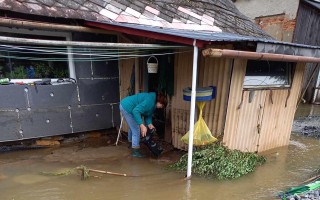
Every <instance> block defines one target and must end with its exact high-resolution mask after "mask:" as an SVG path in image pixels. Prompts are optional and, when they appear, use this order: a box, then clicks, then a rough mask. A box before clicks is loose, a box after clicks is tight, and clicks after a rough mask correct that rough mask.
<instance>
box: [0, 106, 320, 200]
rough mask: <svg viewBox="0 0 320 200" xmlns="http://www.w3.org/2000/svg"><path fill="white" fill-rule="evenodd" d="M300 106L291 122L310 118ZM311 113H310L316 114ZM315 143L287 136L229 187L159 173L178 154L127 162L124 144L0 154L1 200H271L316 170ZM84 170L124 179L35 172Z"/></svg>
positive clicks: (319, 161) (318, 149)
mask: <svg viewBox="0 0 320 200" xmlns="http://www.w3.org/2000/svg"><path fill="white" fill-rule="evenodd" d="M310 110H311V107H310V106H309V107H308V106H306V105H303V106H302V107H301V109H300V108H299V110H298V113H297V116H308V115H310V112H311V111H310ZM319 111H320V109H319V107H313V111H312V113H313V114H315V113H319ZM319 152H320V140H319V139H313V138H309V137H302V136H299V135H298V134H292V137H291V141H290V145H289V146H287V147H283V148H278V149H274V150H272V151H268V152H265V153H264V154H265V155H266V156H267V162H266V164H264V165H263V166H259V167H258V168H257V169H256V171H254V172H253V173H250V174H248V175H246V176H244V177H241V178H239V179H236V180H230V181H218V180H214V179H206V178H202V177H197V176H193V177H192V179H191V180H189V181H185V180H183V178H184V175H185V174H184V173H178V172H173V171H168V170H166V169H165V167H166V166H167V165H168V163H170V161H173V160H176V159H177V158H179V156H180V155H181V152H170V153H166V154H165V155H163V157H162V158H161V159H158V160H157V159H152V158H150V157H148V158H144V159H133V158H131V157H130V155H129V150H128V148H127V146H126V144H121V145H119V146H112V145H110V146H97V145H96V146H92V145H88V146H79V145H74V146H66V147H61V148H49V149H40V150H28V151H17V152H10V153H0V199H1V200H73V199H74V200H100V199H101V200H105V199H117V200H118V199H121V200H135V199H136V200H142V199H148V200H149V199H152V200H164V199H181V200H197V199H199V200H203V199H223V200H229V199H230V200H234V199H237V200H238V199H277V197H276V195H277V194H278V192H280V191H282V190H285V189H287V188H288V187H291V186H295V185H298V184H300V183H302V182H303V181H305V180H307V179H308V178H310V177H311V176H312V175H313V173H314V171H315V170H316V169H317V168H318V167H319V165H320V157H319ZM80 165H85V166H87V167H90V168H92V169H98V170H105V171H110V172H118V173H126V174H129V175H134V176H136V177H123V176H114V175H104V174H98V173H92V172H91V173H90V175H91V177H90V178H89V179H88V180H85V181H82V180H81V179H80V176H79V175H78V174H77V173H72V174H70V175H67V176H46V175H43V174H41V172H67V171H68V170H70V169H72V168H74V167H77V166H80Z"/></svg>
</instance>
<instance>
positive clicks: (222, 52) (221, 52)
mask: <svg viewBox="0 0 320 200" xmlns="http://www.w3.org/2000/svg"><path fill="white" fill-rule="evenodd" d="M202 55H203V56H204V57H206V56H208V57H215V58H220V57H226V58H244V59H250V60H269V61H286V62H307V63H320V58H316V57H308V56H295V55H285V54H274V53H258V52H250V51H237V50H229V49H213V48H209V49H205V50H203V51H202Z"/></svg>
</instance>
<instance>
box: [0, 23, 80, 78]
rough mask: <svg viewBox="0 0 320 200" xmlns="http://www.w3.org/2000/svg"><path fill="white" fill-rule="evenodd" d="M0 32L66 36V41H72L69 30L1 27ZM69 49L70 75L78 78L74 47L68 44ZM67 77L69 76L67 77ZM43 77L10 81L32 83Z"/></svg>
mask: <svg viewBox="0 0 320 200" xmlns="http://www.w3.org/2000/svg"><path fill="white" fill-rule="evenodd" d="M0 32H7V33H18V34H28V35H42V36H53V37H64V38H66V41H72V35H71V33H69V32H60V31H55V32H53V31H44V30H29V29H23V28H19V29H18V28H6V27H0ZM67 51H68V69H69V77H70V78H73V79H76V72H75V65H74V62H73V56H72V47H71V46H67ZM66 78H67V77H66ZM39 80H42V79H11V80H10V82H12V83H15V82H24V83H32V82H34V81H39ZM57 80H58V79H55V78H53V79H51V81H57Z"/></svg>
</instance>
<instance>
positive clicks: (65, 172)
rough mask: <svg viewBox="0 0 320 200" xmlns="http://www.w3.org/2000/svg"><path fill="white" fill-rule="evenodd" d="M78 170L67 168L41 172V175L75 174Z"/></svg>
mask: <svg viewBox="0 0 320 200" xmlns="http://www.w3.org/2000/svg"><path fill="white" fill-rule="evenodd" d="M75 172H76V168H72V169H66V170H62V171H58V172H40V174H41V175H45V176H68V175H70V174H74V173H75Z"/></svg>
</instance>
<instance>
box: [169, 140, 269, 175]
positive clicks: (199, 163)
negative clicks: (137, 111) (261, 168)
mask: <svg viewBox="0 0 320 200" xmlns="http://www.w3.org/2000/svg"><path fill="white" fill-rule="evenodd" d="M265 161H266V158H265V157H264V156H260V155H258V154H256V153H249V152H241V151H239V150H230V149H227V148H226V147H224V146H223V145H221V144H218V143H215V144H212V145H206V146H203V147H197V149H196V150H195V151H194V152H193V154H192V172H193V173H195V174H198V175H200V176H205V177H212V178H217V179H219V180H225V179H235V178H239V177H241V176H243V175H245V174H248V173H250V172H252V171H254V170H255V168H256V166H258V165H262V164H263V163H265ZM187 162H188V154H185V155H183V156H182V157H181V158H180V160H179V161H178V162H176V163H174V164H172V165H169V169H174V170H178V171H186V170H187Z"/></svg>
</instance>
